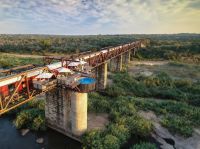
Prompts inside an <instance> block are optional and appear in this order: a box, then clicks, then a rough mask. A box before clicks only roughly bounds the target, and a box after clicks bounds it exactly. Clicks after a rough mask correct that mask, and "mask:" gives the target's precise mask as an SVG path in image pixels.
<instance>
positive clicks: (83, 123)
mask: <svg viewBox="0 0 200 149" xmlns="http://www.w3.org/2000/svg"><path fill="white" fill-rule="evenodd" d="M87 100H88V97H87V93H79V92H72V94H71V109H72V110H71V120H72V121H71V125H72V134H74V135H76V136H80V135H82V134H83V133H84V132H85V131H86V130H87Z"/></svg>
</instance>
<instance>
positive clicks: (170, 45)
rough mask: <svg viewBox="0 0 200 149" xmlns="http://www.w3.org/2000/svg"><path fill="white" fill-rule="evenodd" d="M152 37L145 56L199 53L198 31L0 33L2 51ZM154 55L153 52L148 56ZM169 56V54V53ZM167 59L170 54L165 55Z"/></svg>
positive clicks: (82, 47) (58, 49)
mask: <svg viewBox="0 0 200 149" xmlns="http://www.w3.org/2000/svg"><path fill="white" fill-rule="evenodd" d="M141 38H149V39H151V45H152V48H150V49H149V50H150V51H151V52H150V53H149V52H148V51H149V50H148V51H147V52H146V51H144V54H142V57H147V58H148V57H150V58H164V57H165V55H166V54H167V53H169V54H170V53H171V52H172V53H173V52H175V53H185V54H193V53H199V41H200V35H199V34H174V35H167V34H163V35H134V34H133V35H90V36H89V35H88V36H53V35H0V43H1V44H0V52H13V53H16V52H17V53H29V54H30V53H32V54H43V55H45V54H48V53H72V52H73V53H74V52H78V51H88V50H92V51H94V50H99V49H100V48H103V47H107V46H114V45H118V44H123V43H127V42H131V41H133V40H136V39H141ZM149 54H151V55H149ZM169 56H170V55H169ZM166 58H167V55H166Z"/></svg>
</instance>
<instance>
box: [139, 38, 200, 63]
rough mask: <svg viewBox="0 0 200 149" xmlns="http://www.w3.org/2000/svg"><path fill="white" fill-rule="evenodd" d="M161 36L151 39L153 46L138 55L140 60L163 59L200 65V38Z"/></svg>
mask: <svg viewBox="0 0 200 149" xmlns="http://www.w3.org/2000/svg"><path fill="white" fill-rule="evenodd" d="M164 37H165V36H161V37H160V39H156V40H155V38H153V37H150V39H151V46H150V47H148V48H145V49H143V50H140V51H139V52H138V53H137V55H136V56H137V58H139V59H161V60H172V61H180V62H184V63H196V64H200V37H199V35H196V38H193V36H187V37H185V38H181V37H183V36H181V37H180V36H179V37H178V36H172V37H171V39H170V38H166V39H165V38H164Z"/></svg>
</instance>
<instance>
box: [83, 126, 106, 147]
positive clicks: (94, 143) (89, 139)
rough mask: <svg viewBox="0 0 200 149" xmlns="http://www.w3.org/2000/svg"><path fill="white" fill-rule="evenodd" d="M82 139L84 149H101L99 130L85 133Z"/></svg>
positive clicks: (101, 140)
mask: <svg viewBox="0 0 200 149" xmlns="http://www.w3.org/2000/svg"><path fill="white" fill-rule="evenodd" d="M82 139H83V148H85V149H103V138H102V133H101V132H100V131H99V130H92V131H90V132H87V133H86V134H85V135H84V136H83V138H82Z"/></svg>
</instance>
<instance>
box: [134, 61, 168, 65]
mask: <svg viewBox="0 0 200 149" xmlns="http://www.w3.org/2000/svg"><path fill="white" fill-rule="evenodd" d="M168 63H169V61H147V60H143V61H137V60H134V61H132V62H131V64H132V65H150V66H153V65H166V64H168Z"/></svg>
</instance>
